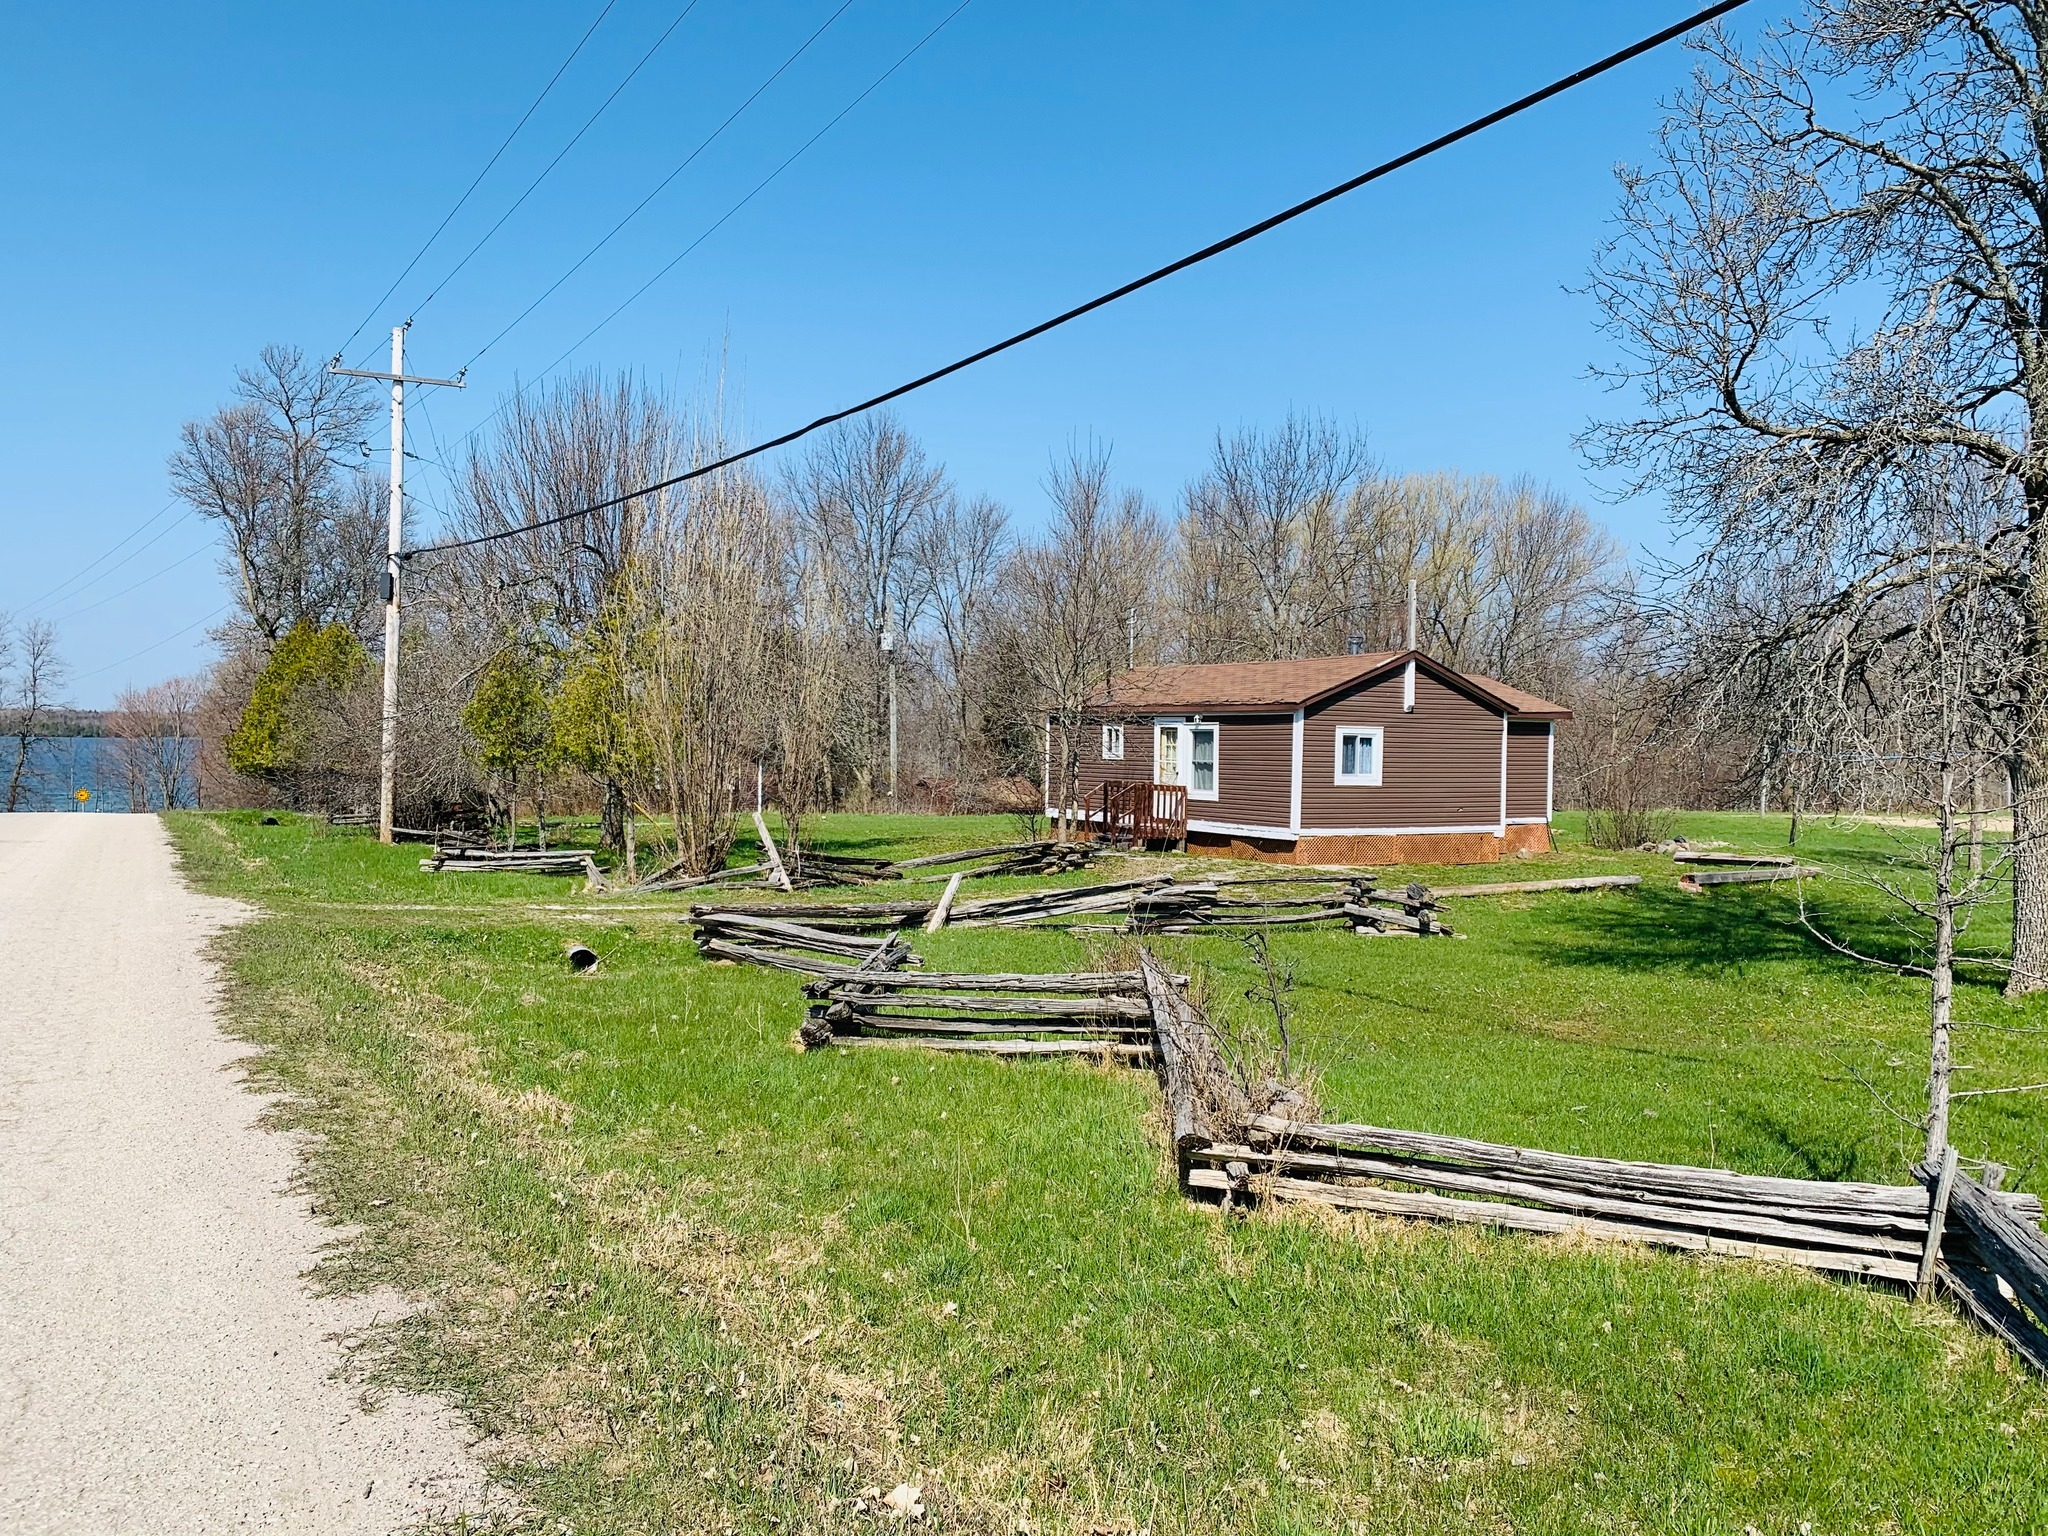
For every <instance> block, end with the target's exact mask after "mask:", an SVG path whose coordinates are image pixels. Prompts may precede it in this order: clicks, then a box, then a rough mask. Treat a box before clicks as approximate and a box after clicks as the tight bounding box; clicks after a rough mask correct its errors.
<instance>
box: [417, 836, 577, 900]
mask: <svg viewBox="0 0 2048 1536" xmlns="http://www.w3.org/2000/svg"><path fill="white" fill-rule="evenodd" d="M420 868H421V869H422V870H425V871H429V872H437V873H440V874H451V875H452V874H523V875H581V876H583V877H584V879H585V880H586V881H587V882H588V884H589V888H590V889H591V890H593V891H601V890H603V889H604V875H603V874H602V873H601V872H600V871H599V869H598V867H597V861H596V860H595V859H593V858H592V857H591V856H590V855H589V854H588V853H587V852H585V851H584V850H583V849H580V848H562V849H553V848H550V849H546V850H542V849H538V848H519V849H511V850H499V849H490V848H471V847H459V848H451V847H438V846H437V847H436V848H435V850H434V855H433V857H432V858H427V859H421V860H420Z"/></svg>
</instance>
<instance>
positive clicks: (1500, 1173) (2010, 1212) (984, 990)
mask: <svg viewBox="0 0 2048 1536" xmlns="http://www.w3.org/2000/svg"><path fill="white" fill-rule="evenodd" d="M899 905H907V904H899ZM779 910H780V911H781V912H783V913H785V914H786V913H787V912H788V910H789V909H787V908H784V909H779ZM915 915H916V914H915V913H914V912H901V911H898V912H891V913H886V914H883V913H875V914H869V915H868V920H869V921H877V920H879V921H884V922H886V923H888V924H890V925H891V926H890V927H889V928H888V929H887V931H885V932H883V933H881V934H880V935H879V936H877V935H875V934H870V933H858V932H849V931H848V930H847V929H846V928H844V927H824V926H817V925H814V924H812V923H807V922H798V921H793V920H791V919H789V918H788V917H787V916H786V915H785V916H778V917H766V916H762V915H759V914H753V913H735V912H729V911H728V912H708V911H707V912H700V913H696V914H695V915H694V920H695V922H696V924H697V943H698V946H699V948H700V949H701V950H702V951H703V952H704V954H705V955H706V957H707V958H711V959H725V960H734V961H745V962H748V963H751V964H756V965H766V966H772V967H775V968H778V969H783V970H789V971H795V972H799V973H801V974H803V975H805V976H806V977H807V981H806V984H805V986H804V992H805V995H806V997H807V999H808V1001H809V1007H808V1009H807V1011H806V1016H805V1019H804V1023H803V1025H802V1027H801V1028H800V1030H799V1032H798V1033H799V1039H800V1041H801V1043H802V1044H803V1046H804V1047H805V1049H807V1050H817V1049H821V1048H840V1049H844V1048H852V1047H875V1046H896V1047H904V1046H914V1047H917V1048H921V1049H926V1050H938V1051H951V1052H969V1053H975V1054H980V1055H989V1056H1063V1055H1067V1056H1073V1055H1079V1056H1092V1057H1097V1058H1103V1059H1112V1060H1120V1061H1124V1062H1128V1063H1131V1064H1133V1065H1137V1064H1145V1063H1149V1064H1152V1065H1154V1066H1155V1067H1156V1068H1157V1071H1158V1075H1159V1080H1160V1086H1161V1090H1162V1093H1163V1096H1164V1099H1165V1104H1166V1109H1167V1115H1168V1119H1169V1123H1170V1126H1171V1137H1172V1145H1173V1151H1174V1156H1175V1161H1176V1165H1177V1169H1178V1176H1179V1182H1180V1186H1181V1189H1182V1190H1183V1192H1184V1193H1186V1194H1187V1195H1188V1196H1189V1197H1190V1198H1193V1199H1198V1200H1205V1201H1214V1202H1220V1203H1221V1204H1223V1205H1225V1206H1232V1205H1251V1204H1259V1203H1271V1204H1274V1205H1280V1206H1285V1205H1303V1204H1306V1205H1319V1206H1325V1207H1332V1208H1336V1209H1340V1210H1350V1211H1359V1212H1366V1213H1370V1214H1373V1215H1380V1216H1397V1217H1402V1218H1406V1219H1410V1220H1425V1221H1436V1222H1449V1223H1458V1224H1463V1225H1471V1226H1479V1227H1490V1228H1497V1229H1502V1230H1508V1231H1522V1232H1536V1233H1551V1234H1574V1235H1578V1236H1583V1237H1587V1238H1592V1239H1596V1240H1601V1241H1610V1242H1629V1243H1643V1244H1648V1245H1652V1246H1656V1247H1663V1248H1671V1249H1678V1250H1684V1251H1689V1252H1694V1253H1702V1254H1713V1255H1721V1256H1727V1257H1734V1258H1748V1259H1756V1260H1762V1261H1767V1262H1773V1263H1782V1264H1790V1265H1796V1266H1798V1267H1801V1268H1805V1269H1812V1270H1819V1271H1823V1272H1826V1273H1831V1274H1837V1275H1847V1276H1854V1277H1857V1278H1860V1279H1865V1280H1871V1281H1879V1282H1884V1283H1887V1284H1891V1285H1896V1286H1900V1287H1906V1288H1911V1289H1914V1290H1916V1291H1917V1292H1918V1293H1920V1294H1922V1295H1926V1294H1928V1293H1929V1292H1930V1291H1931V1290H1932V1289H1934V1288H1935V1287H1936V1286H1938V1287H1939V1288H1940V1289H1942V1290H1943V1291H1944V1292H1946V1293H1947V1294H1948V1295H1949V1296H1950V1297H1951V1298H1952V1299H1953V1300H1954V1301H1955V1302H1956V1304H1957V1305H1958V1306H1959V1307H1960V1308H1961V1309H1962V1310H1963V1312H1964V1313H1965V1314H1966V1315H1968V1316H1969V1317H1970V1318H1972V1319H1973V1320H1974V1321H1975V1322H1977V1323H1978V1324H1979V1325H1980V1326H1982V1327H1984V1328H1986V1329H1987V1330H1989V1331H1991V1332H1992V1333H1994V1334H1996V1335H1998V1336H1999V1337H2000V1338H2002V1339H2004V1340H2005V1341H2006V1343H2007V1344H2008V1345H2009V1346H2010V1347H2011V1348H2012V1349H2013V1351H2014V1352H2015V1353H2016V1354H2018V1355H2019V1356H2020V1357H2021V1358H2022V1359H2024V1360H2026V1361H2027V1362H2028V1363H2029V1364H2031V1365H2032V1366H2033V1367H2034V1368H2035V1369H2037V1370H2039V1371H2041V1372H2043V1373H2044V1374H2048V1238H2044V1237H2043V1235H2042V1233H2041V1230H2040V1223H2041V1219H2042V1206H2041V1201H2040V1199H2039V1198H2038V1197H2037V1196H2034V1195H2030V1194H2019V1193H2013V1192H2009V1191H2002V1190H1999V1189H1996V1188H1993V1187H1991V1186H1990V1185H1987V1184H1986V1183H1983V1182H1981V1181H1979V1180H1977V1179H1974V1178H1971V1177H1969V1176H1968V1175H1966V1174H1963V1173H1961V1172H1959V1171H1958V1170H1957V1169H1956V1168H1955V1166H1954V1161H1953V1156H1951V1158H1950V1160H1949V1162H1948V1163H1947V1164H1946V1165H1945V1166H1944V1167H1943V1168H1940V1169H1929V1168H1925V1167H1923V1168H1916V1169H1915V1170H1914V1175H1915V1177H1916V1179H1918V1180H1919V1182H1918V1183H1915V1184H1905V1185H1891V1184H1872V1183H1842V1182H1828V1181H1822V1180H1817V1179H1793V1178H1776V1177H1768V1176H1763V1175H1758V1174H1745V1173H1734V1172H1730V1171H1728V1170H1726V1169H1719V1168H1694V1167H1687V1166H1683V1165H1679V1164H1670V1163H1641V1162H1624V1161H1621V1160H1618V1159H1614V1158H1602V1157H1584V1156H1576V1155H1572V1154H1568V1153H1560V1152H1550V1151H1544V1150H1540V1149H1536V1148H1529V1147H1515V1146H1508V1145H1503V1144H1500V1143H1495V1142H1487V1141H1479V1140H1475V1139H1472V1138H1469V1137H1462V1136H1444V1135H1437V1134H1433V1133H1430V1132H1423V1131H1404V1130H1394V1129H1390V1128H1387V1127H1384V1126H1373V1125H1360V1124H1348V1123H1341V1122H1329V1121H1323V1120H1320V1119H1316V1118H1313V1117H1312V1116H1311V1115H1310V1113H1309V1109H1308V1106H1307V1105H1306V1104H1305V1103H1304V1102H1303V1101H1302V1100H1301V1099H1300V1098H1299V1097H1298V1095H1297V1094H1295V1092H1294V1091H1293V1090H1292V1089H1290V1088H1289V1087H1287V1086H1286V1085H1284V1084H1278V1083H1264V1084H1251V1083H1247V1082H1245V1081H1243V1079H1242V1074H1241V1071H1240V1070H1239V1069H1238V1068H1236V1067H1233V1065H1232V1060H1233V1056H1234V1055H1235V1057H1236V1059H1238V1060H1241V1059H1242V1055H1241V1053H1233V1052H1231V1051H1228V1050H1227V1049H1226V1048H1225V1045H1224V1042H1223V1041H1222V1039H1221V1037H1220V1035H1219V1033H1218V1031H1217V1030H1216V1028H1215V1027H1214V1026H1213V1025H1212V1024H1211V1022H1210V1021H1209V1020H1208V1019H1207V1018H1206V1017H1205V1016H1204V1015H1203V1013H1202V1012H1201V1010H1200V1008H1199V1007H1198V1006H1197V1005H1196V1004H1195V1003H1194V1001H1193V1000H1192V998H1191V997H1190V995H1189V991H1188V978H1187V977H1185V976H1180V975H1175V974H1174V973H1172V972H1171V971H1169V970H1168V969H1167V967H1166V966H1165V965H1164V964H1163V963H1162V962H1161V961H1160V960H1159V959H1158V957H1157V956H1155V955H1153V954H1152V953H1151V952H1150V951H1149V950H1144V949H1141V950H1140V951H1139V969H1138V970H1136V971H1127V972H1116V971H1113V972H1100V973H1088V974H1062V975H1026V974H982V973H932V972H924V971H921V970H914V969H911V968H912V967H919V966H921V965H922V961H921V959H920V958H919V957H918V956H917V955H916V954H915V953H914V952H913V951H912V950H911V948H910V946H909V944H908V943H907V942H906V941H905V940H904V938H903V936H902V935H901V933H899V932H897V931H896V926H900V925H901V924H902V923H903V922H904V921H905V920H906V919H907V918H909V917H912V916H915Z"/></svg>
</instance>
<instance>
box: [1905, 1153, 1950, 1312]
mask: <svg viewBox="0 0 2048 1536" xmlns="http://www.w3.org/2000/svg"><path fill="white" fill-rule="evenodd" d="M1955 1184H1956V1149H1955V1147H1954V1146H1953V1145H1951V1146H1948V1147H1944V1148H1943V1149H1942V1154H1941V1176H1940V1177H1939V1178H1937V1179H1936V1180H1935V1181H1934V1190H1933V1193H1932V1194H1930V1195H1929V1196H1928V1200H1927V1246H1926V1247H1925V1248H1924V1249H1922V1250H1921V1253H1920V1275H1919V1278H1918V1279H1917V1280H1916V1281H1915V1282H1914V1285H1913V1294H1914V1296H1915V1297H1916V1298H1918V1299H1919V1300H1921V1301H1926V1300H1927V1299H1928V1298H1929V1297H1930V1296H1932V1295H1933V1294H1934V1272H1935V1269H1936V1268H1937V1266H1938V1265H1939V1264H1940V1262H1941V1229H1942V1227H1943V1226H1944V1225H1945V1224H1946V1223H1947V1221H1948V1197H1949V1193H1950V1192H1951V1191H1952V1190H1953V1189H1954V1188H1955Z"/></svg>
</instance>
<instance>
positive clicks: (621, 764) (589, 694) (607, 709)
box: [553, 618, 645, 878]
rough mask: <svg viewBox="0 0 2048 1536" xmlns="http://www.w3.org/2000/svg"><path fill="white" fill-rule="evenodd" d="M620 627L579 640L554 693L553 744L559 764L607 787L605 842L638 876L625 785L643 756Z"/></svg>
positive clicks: (604, 622) (595, 628) (608, 625)
mask: <svg viewBox="0 0 2048 1536" xmlns="http://www.w3.org/2000/svg"><path fill="white" fill-rule="evenodd" d="M623 649H624V648H623V646H622V645H621V644H620V643H619V639H618V633H617V625H616V624H615V623H614V622H613V621H612V620H611V619H610V618H600V619H598V621H597V622H596V623H593V624H591V625H590V626H589V627H588V628H586V629H585V630H584V632H583V633H582V635H581V636H580V637H578V640H577V643H576V647H575V649H574V650H573V651H572V652H571V653H570V656H569V660H568V664H567V666H566V667H565V668H564V669H563V673H562V680H561V682H560V684H559V685H558V686H557V688H556V690H555V697H554V703H553V714H554V719H555V722H556V724H555V743H556V748H557V750H558V752H559V753H560V755H561V760H562V761H563V762H565V763H568V764H571V765H572V766H574V767H577V768H581V769H582V770H583V771H584V772H585V773H587V774H589V775H590V776H591V777H592V778H593V779H595V780H596V781H597V782H598V783H599V784H601V785H603V786H604V843H605V846H606V847H608V848H611V849H613V850H614V851H616V852H618V853H619V854H620V855H622V856H623V857H624V859H625V861H626V871H627V874H628V877H629V878H630V877H631V875H632V874H633V873H634V870H635V857H634V849H633V812H632V799H631V796H630V795H629V794H628V792H627V785H628V784H629V783H631V782H632V781H633V779H634V778H635V777H636V776H637V775H636V770H637V768H638V766H639V764H640V762H641V760H642V758H643V757H644V755H645V754H644V744H643V741H642V738H641V734H640V733H639V732H638V731H637V730H636V729H635V728H634V720H633V711H632V698H631V692H632V690H631V687H630V684H629V680H628V677H627V672H626V667H625V663H624V657H623Z"/></svg>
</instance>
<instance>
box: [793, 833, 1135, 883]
mask: <svg viewBox="0 0 2048 1536" xmlns="http://www.w3.org/2000/svg"><path fill="white" fill-rule="evenodd" d="M1096 851H1097V850H1096V848H1095V846H1094V845H1093V844H1091V843H1055V842H1031V843H1002V844H998V845H996V846H995V847H991V848H957V849H954V850H952V851H951V852H948V853H928V854H925V855H923V856H922V857H920V858H915V859H874V858H861V857H855V856H852V855H848V854H835V853H805V854H801V855H800V856H799V857H798V859H797V865H798V871H797V873H796V874H795V877H794V878H795V883H796V884H797V885H799V886H802V885H868V884H872V883H874V882H876V881H882V880H901V879H905V878H910V877H911V875H910V872H911V871H912V870H932V869H943V868H945V867H947V866H949V865H954V864H976V863H980V862H981V861H982V860H985V859H986V860H992V861H993V862H990V863H986V864H982V865H981V867H980V868H979V869H970V870H968V871H966V873H967V875H968V877H969V878H970V879H977V880H978V879H981V878H982V877H984V876H992V875H1066V874H1073V873H1075V872H1077V871H1079V870H1083V869H1086V868H1087V867H1088V861H1089V860H1090V859H1092V858H1093V857H1094V856H1095V853H1096ZM942 878H943V877H942Z"/></svg>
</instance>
